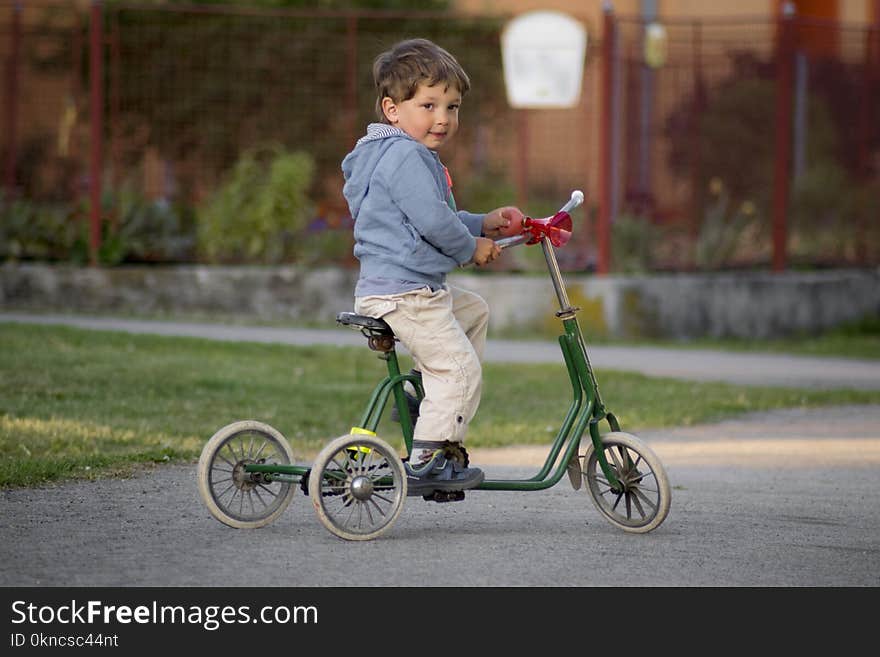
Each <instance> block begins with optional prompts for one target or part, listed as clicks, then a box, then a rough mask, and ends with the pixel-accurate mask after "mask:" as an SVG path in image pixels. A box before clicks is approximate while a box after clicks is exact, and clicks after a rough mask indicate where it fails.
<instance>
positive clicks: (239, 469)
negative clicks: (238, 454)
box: [232, 461, 257, 491]
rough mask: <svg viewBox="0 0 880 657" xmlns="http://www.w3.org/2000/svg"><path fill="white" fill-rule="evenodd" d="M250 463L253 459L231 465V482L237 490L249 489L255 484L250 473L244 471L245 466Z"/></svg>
mask: <svg viewBox="0 0 880 657" xmlns="http://www.w3.org/2000/svg"><path fill="white" fill-rule="evenodd" d="M250 463H253V461H239V462H238V463H236V464H235V465H234V466H233V467H232V482H233V483H234V484H235V487H236V488H238V490H243V491H249V490H251V489H253V488H255V487H256V485H257V484H256V483H255V482H254V481H253V480H252V479H251V474H250V473H249V472H245V466H247V465H248V464H250Z"/></svg>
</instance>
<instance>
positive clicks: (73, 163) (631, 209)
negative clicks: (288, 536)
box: [0, 0, 880, 273]
mask: <svg viewBox="0 0 880 657" xmlns="http://www.w3.org/2000/svg"><path fill="white" fill-rule="evenodd" d="M582 20H584V21H585V22H587V23H589V21H588V19H586V18H582ZM504 22H505V18H504V17H500V18H499V17H462V16H456V15H454V14H448V13H443V14H438V13H427V12H425V13H406V14H402V13H391V12H380V11H371V12H367V11H333V12H331V11H305V10H265V9H257V8H247V7H232V6H228V5H223V6H219V7H208V6H194V7H167V6H164V7H161V6H160V7H157V6H141V5H138V4H129V3H114V4H111V5H109V6H104V5H102V4H100V3H92V4H91V5H85V6H77V5H71V4H70V3H59V2H53V1H51V0H32V1H30V2H27V3H23V2H21V1H12V2H11V1H9V0H0V58H2V61H3V62H4V63H5V69H4V79H3V101H2V121H3V123H2V124H0V125H2V126H3V131H2V138H0V149H2V151H0V157H2V160H0V162H2V166H3V168H2V175H3V179H2V184H3V197H2V213H3V214H2V222H3V223H2V225H0V259H2V258H18V259H27V258H32V259H59V258H60V259H64V258H71V257H79V258H81V259H83V260H90V261H92V262H96V261H100V262H119V261H174V262H187V261H196V260H201V259H204V258H205V255H204V254H205V251H204V250H203V249H202V248H201V247H200V243H199V241H200V239H201V238H200V233H199V225H200V222H202V221H203V218H204V215H205V212H206V208H207V207H208V206H209V205H210V204H211V203H212V202H215V201H216V199H217V197H218V194H219V193H220V192H221V191H223V190H227V191H228V190H229V189H230V186H231V184H232V183H231V182H230V176H231V175H232V173H233V172H234V171H235V167H236V166H237V165H238V164H240V163H241V162H242V158H243V156H244V155H245V154H251V155H253V154H254V153H257V154H259V153H261V152H265V151H266V149H269V151H268V152H277V150H275V151H273V150H271V149H273V148H274V149H281V150H283V151H291V152H303V153H306V154H308V156H309V158H310V159H311V160H312V162H313V164H314V167H313V174H312V175H311V176H310V178H309V185H308V189H307V194H308V198H309V201H310V205H309V212H310V214H309V216H308V217H307V221H306V222H305V223H304V224H303V223H302V222H301V223H300V224H298V225H296V226H294V225H291V226H290V227H289V228H290V230H288V231H287V232H288V233H290V234H288V235H287V238H288V239H293V240H299V241H304V240H308V241H309V243H310V244H314V245H315V247H314V248H313V249H311V251H312V252H313V253H312V255H313V256H314V255H315V253H314V252H317V255H318V256H319V258H318V260H317V261H320V260H321V259H323V260H324V261H331V262H338V263H341V264H345V265H349V264H351V258H350V246H351V245H350V239H351V236H350V219H349V218H348V217H347V211H346V208H345V203H344V200H343V199H342V196H341V187H342V179H341V174H340V170H339V163H340V161H341V159H342V157H343V156H344V155H345V154H346V153H347V152H348V150H350V148H351V147H352V145H353V143H354V141H355V140H356V139H357V137H358V136H359V135H360V134H361V133H362V131H363V129H364V126H365V125H366V123H367V122H369V121H370V120H372V119H373V105H374V101H375V99H374V97H373V92H372V85H371V79H370V68H371V64H372V60H373V57H374V56H375V55H376V54H377V53H378V52H380V51H381V50H383V49H385V48H387V47H388V46H390V45H391V44H392V43H394V42H395V41H397V40H399V39H401V38H405V37H408V36H415V35H419V36H425V37H428V38H431V39H434V40H436V41H437V42H438V43H441V44H442V45H443V46H444V47H446V48H447V49H449V50H450V51H451V52H453V53H454V54H455V55H456V56H457V57H458V58H459V60H460V61H461V62H462V64H463V65H464V67H465V68H466V70H468V72H469V74H470V76H471V79H472V82H473V89H472V91H471V92H470V93H469V94H468V96H467V98H466V99H465V104H464V106H463V118H462V127H461V131H460V134H459V136H458V137H457V138H456V142H455V144H453V145H452V146H451V147H450V150H449V151H445V152H444V153H443V157H444V161H446V162H447V164H448V165H449V167H450V169H451V171H452V172H453V175H454V177H455V191H456V197H457V199H458V201H459V206H460V207H467V208H469V209H474V210H480V209H482V210H485V209H489V208H490V207H494V206H495V205H500V204H504V203H510V202H516V203H520V204H522V205H523V207H524V209H525V210H527V211H528V212H529V213H530V214H532V215H535V216H538V215H541V214H543V213H549V212H552V211H553V209H555V207H556V206H558V205H559V204H560V201H561V200H564V199H565V198H567V196H568V194H569V192H570V190H571V189H574V188H580V189H583V190H584V191H585V192H586V194H587V198H588V203H587V204H586V207H585V209H584V210H583V212H582V214H581V215H580V216H579V217H577V218H576V219H578V220H579V221H580V226H579V227H578V228H579V232H578V238H577V241H576V242H575V244H574V247H573V248H570V249H567V251H566V253H565V254H564V255H565V257H564V258H563V262H562V265H563V267H564V268H566V269H569V270H580V271H584V270H597V271H599V272H600V273H607V272H632V271H684V270H694V269H705V270H719V269H735V268H743V267H762V268H769V267H772V268H774V269H783V268H786V267H793V266H797V267H801V266H805V267H827V266H848V267H851V266H866V265H876V264H878V263H880V225H878V224H880V221H878V217H880V207H878V199H880V181H878V177H880V127H878V124H880V122H878V121H877V116H878V115H880V35H878V31H877V29H876V28H874V29H871V28H868V27H865V26H847V25H841V24H837V23H827V22H825V23H820V22H816V21H813V22H809V21H806V20H805V19H804V20H802V19H798V18H797V17H794V18H791V19H788V20H768V19H767V18H760V19H736V20H734V19H729V20H723V21H722V20H718V21H713V22H709V21H686V20H677V21H676V20H668V21H667V20H664V22H663V26H664V28H665V35H666V38H665V41H664V46H665V58H663V61H662V62H658V61H650V62H649V60H648V59H646V56H645V46H646V36H645V35H646V33H647V28H648V27H649V26H648V25H647V24H645V23H644V22H642V21H640V20H636V19H632V18H627V17H617V16H614V15H613V14H608V15H606V16H605V21H604V23H602V24H588V29H589V31H590V33H591V34H592V35H598V38H592V39H591V40H590V47H589V50H588V53H587V60H586V66H585V70H584V84H583V93H582V97H581V101H580V104H579V106H578V107H576V108H574V109H569V110H513V109H511V108H510V107H509V106H508V105H507V102H506V96H505V90H504V87H503V76H502V70H501V53H500V32H501V29H502V28H503V25H504ZM649 64H650V65H649ZM260 149H263V150H262V151H261V150H260ZM256 162H257V163H258V164H259V157H256ZM242 213H243V216H242V219H241V221H242V223H243V224H245V225H246V224H247V221H248V220H247V217H246V216H245V215H247V209H246V208H245V209H243V210H242ZM273 253H274V254H275V255H274V256H272V257H273V258H275V259H276V260H278V259H279V258H280V259H281V260H285V261H290V260H291V259H296V258H298V257H301V256H302V251H299V252H294V251H274V252H273ZM297 254H299V255H297ZM560 255H562V254H560ZM262 257H264V258H266V257H268V256H266V255H265V252H263V256H262ZM240 260H241V261H247V258H246V257H244V256H241V257H240ZM503 260H505V259H502V261H503ZM312 261H316V260H314V258H313V259H312ZM520 265H522V263H520Z"/></svg>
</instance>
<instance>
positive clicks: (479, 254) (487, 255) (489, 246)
mask: <svg viewBox="0 0 880 657" xmlns="http://www.w3.org/2000/svg"><path fill="white" fill-rule="evenodd" d="M500 255H501V247H500V246H498V245H497V244H495V240H491V239H489V238H488V237H478V238H477V248H476V249H474V257H473V258H472V260H473V261H474V264H475V265H477V266H478V267H479V266H481V265H487V264H489V263H490V262H492V261H493V260H494V259H495V258H497V257H498V256H500Z"/></svg>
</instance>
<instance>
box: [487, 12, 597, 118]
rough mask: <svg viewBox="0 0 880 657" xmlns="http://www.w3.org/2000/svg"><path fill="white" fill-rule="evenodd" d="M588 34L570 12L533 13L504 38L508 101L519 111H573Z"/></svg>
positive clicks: (516, 20) (515, 22)
mask: <svg viewBox="0 0 880 657" xmlns="http://www.w3.org/2000/svg"><path fill="white" fill-rule="evenodd" d="M586 50H587V31H586V29H585V28H584V26H583V25H582V24H581V23H580V22H579V21H577V20H575V19H574V18H572V17H571V16H569V15H568V14H564V13H562V12H559V11H531V12H527V13H524V14H520V15H519V16H517V17H516V18H514V19H513V20H511V21H510V22H509V23H508V24H507V25H506V26H505V28H504V31H503V32H502V34H501V58H502V64H503V66H504V84H505V86H506V88H507V101H508V103H510V106H511V107H515V108H521V109H526V108H551V107H574V106H576V105H577V104H578V101H579V100H580V94H581V80H582V79H583V73H584V57H585V55H586Z"/></svg>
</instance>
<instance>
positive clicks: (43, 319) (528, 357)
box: [0, 312, 880, 390]
mask: <svg viewBox="0 0 880 657" xmlns="http://www.w3.org/2000/svg"><path fill="white" fill-rule="evenodd" d="M0 322H29V323H43V324H65V325H69V326H77V327H81V328H88V329H103V330H113V331H128V332H131V333H152V334H159V335H181V336H191V337H199V338H207V339H212V340H231V341H246V342H272V343H284V344H325V345H365V341H364V339H363V337H362V336H361V335H360V333H358V332H357V331H355V330H352V329H348V328H337V327H335V326H329V327H328V328H327V329H299V328H277V327H265V326H238V325H232V324H220V323H208V322H178V321H155V320H138V319H119V318H102V317H81V316H74V315H43V314H28V313H12V312H0ZM588 355H589V358H590V362H591V363H592V365H593V367H595V368H596V369H614V370H625V371H633V372H640V373H642V374H646V375H648V376H663V377H672V378H678V379H690V380H695V381H727V382H729V383H737V384H744V385H765V386H791V387H810V388H829V389H830V388H853V389H859V390H880V359H878V360H874V361H870V360H855V359H849V358H817V357H807V356H790V355H781V354H766V353H760V354H759V353H738V352H723V351H712V350H708V349H688V348H682V349H664V348H659V347H631V346H607V345H588ZM485 357H486V360H487V361H490V362H491V361H495V362H513V363H539V362H561V361H562V354H561V352H560V350H559V345H558V344H557V343H556V342H554V341H550V340H548V341H535V340H530V341H520V340H489V342H488V344H487V346H486V355H485Z"/></svg>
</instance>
